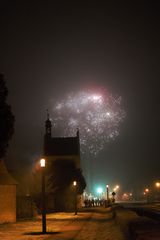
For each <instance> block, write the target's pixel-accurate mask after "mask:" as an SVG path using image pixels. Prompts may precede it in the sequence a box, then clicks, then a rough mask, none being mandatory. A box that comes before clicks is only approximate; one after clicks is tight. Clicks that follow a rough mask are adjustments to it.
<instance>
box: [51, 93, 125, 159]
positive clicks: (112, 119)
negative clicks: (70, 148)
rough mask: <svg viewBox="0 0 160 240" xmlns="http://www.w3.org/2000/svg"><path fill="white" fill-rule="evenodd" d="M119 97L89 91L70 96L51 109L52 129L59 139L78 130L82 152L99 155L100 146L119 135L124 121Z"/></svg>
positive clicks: (72, 134)
mask: <svg viewBox="0 0 160 240" xmlns="http://www.w3.org/2000/svg"><path fill="white" fill-rule="evenodd" d="M125 115H126V113H125V111H124V110H123V109H122V107H121V97H116V98H114V97H113V96H112V95H111V94H110V95H108V93H106V92H103V94H98V93H97V94H95V93H93V92H91V91H81V92H78V93H71V94H69V95H68V96H66V97H65V98H64V99H63V100H61V101H59V102H57V103H56V104H55V105H54V108H53V116H54V119H53V125H54V128H55V129H57V130H59V132H60V136H66V137H69V136H75V132H76V128H78V129H79V130H80V143H81V149H82V152H86V151H89V152H90V153H92V154H95V155H96V154H97V153H98V152H100V151H101V150H102V149H103V147H104V144H105V143H106V142H108V141H109V140H111V139H115V138H116V137H117V136H118V135H119V127H120V123H121V122H122V121H123V120H124V118H125Z"/></svg>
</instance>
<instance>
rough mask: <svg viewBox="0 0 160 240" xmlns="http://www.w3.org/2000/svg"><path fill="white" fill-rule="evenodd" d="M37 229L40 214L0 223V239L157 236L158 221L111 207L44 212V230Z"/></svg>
mask: <svg viewBox="0 0 160 240" xmlns="http://www.w3.org/2000/svg"><path fill="white" fill-rule="evenodd" d="M114 216H115V217H114ZM41 231H42V222H41V217H40V216H38V217H37V218H36V219H34V220H30V221H19V222H17V223H12V224H11V223H8V224H1V225H0V240H1V239H2V240H15V239H16V240H17V239H18V240H102V239H103V240H125V239H126V238H127V239H129V240H130V239H134V240H140V239H141V240H142V239H143V240H158V239H159V240H160V225H159V223H158V222H156V221H153V220H150V219H148V218H146V217H139V216H137V215H136V213H134V212H132V211H129V210H125V209H122V208H116V209H115V211H113V209H111V208H92V209H83V211H82V210H81V211H80V212H78V215H74V213H53V214H47V234H44V235H43V234H42V233H41ZM130 233H131V234H132V238H130V237H129V234H130Z"/></svg>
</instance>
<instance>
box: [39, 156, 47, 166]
mask: <svg viewBox="0 0 160 240" xmlns="http://www.w3.org/2000/svg"><path fill="white" fill-rule="evenodd" d="M40 165H41V167H45V165H46V160H45V159H44V158H42V159H41V160H40Z"/></svg>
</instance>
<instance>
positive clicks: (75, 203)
mask: <svg viewBox="0 0 160 240" xmlns="http://www.w3.org/2000/svg"><path fill="white" fill-rule="evenodd" d="M73 186H74V193H75V195H74V197H75V199H74V209H75V215H77V182H76V181H74V182H73Z"/></svg>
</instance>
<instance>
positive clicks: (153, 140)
mask: <svg viewBox="0 0 160 240" xmlns="http://www.w3.org/2000/svg"><path fill="white" fill-rule="evenodd" d="M51 2H52V3H51ZM54 2H55V1H32V2H30V1H1V3H0V18H1V20H0V22H1V26H0V29H1V37H0V71H1V72H2V73H4V75H5V78H6V82H7V87H8V89H9V98H8V103H9V104H10V105H11V106H12V111H13V113H14V115H15V118H16V122H15V134H14V137H13V139H12V141H11V142H10V148H9V151H8V156H7V160H6V162H7V165H8V166H9V168H10V169H14V171H15V170H17V171H21V170H22V171H23V170H24V169H25V168H27V167H28V166H31V165H33V163H34V161H35V159H37V158H38V157H39V156H40V155H41V154H42V152H43V150H42V145H43V135H44V122H45V120H46V109H47V108H48V109H49V111H50V116H51V118H52V119H53V118H54V116H53V115H52V103H53V102H54V101H57V99H59V98H61V99H63V96H64V95H66V94H67V93H70V92H71V91H72V92H74V91H80V90H84V89H88V88H92V89H93V88H94V89H95V91H96V88H97V89H98V88H105V89H107V91H109V92H111V93H113V95H119V96H121V97H122V107H123V109H124V110H125V111H126V118H125V119H124V121H123V123H122V124H121V125H120V135H119V136H118V137H117V138H116V139H115V140H114V141H110V142H109V143H106V144H105V145H104V149H103V150H102V151H101V152H100V153H99V154H98V155H97V156H96V157H94V159H93V165H92V168H93V173H94V175H93V182H94V183H96V182H97V183H98V184H106V183H107V182H108V183H109V184H110V183H111V184H120V185H121V186H123V188H124V189H129V190H130V189H133V188H134V187H137V186H144V185H147V184H151V183H152V182H153V181H155V180H158V179H160V172H159V169H160V150H159V149H160V148H159V139H158V138H159V134H160V100H159V87H160V83H159V81H160V80H159V76H160V66H159V65H160V30H159V26H160V25H159V23H160V21H159V20H160V19H159V17H160V16H159V15H160V7H159V6H158V5H156V4H154V3H153V2H150V4H147V3H146V2H145V3H143V4H140V3H138V4H137V5H136V4H134V5H132V4H131V3H130V2H129V3H128V5H121V2H119V3H116V2H115V1H114V3H111V2H113V1H110V3H109V4H107V3H106V4H105V5H104V4H102V2H101V1H88V2H87V1H86V2H85V4H83V3H82V2H81V1H74V3H72V2H71V1H64V2H65V3H63V1H62V2H59V3H56V4H55V3H54ZM57 2H58V1H57ZM106 2H108V1H106ZM52 135H53V136H54V129H52ZM90 158H92V157H90ZM82 161H83V162H84V161H87V159H86V160H85V159H83V160H82ZM90 161H91V159H90Z"/></svg>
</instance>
